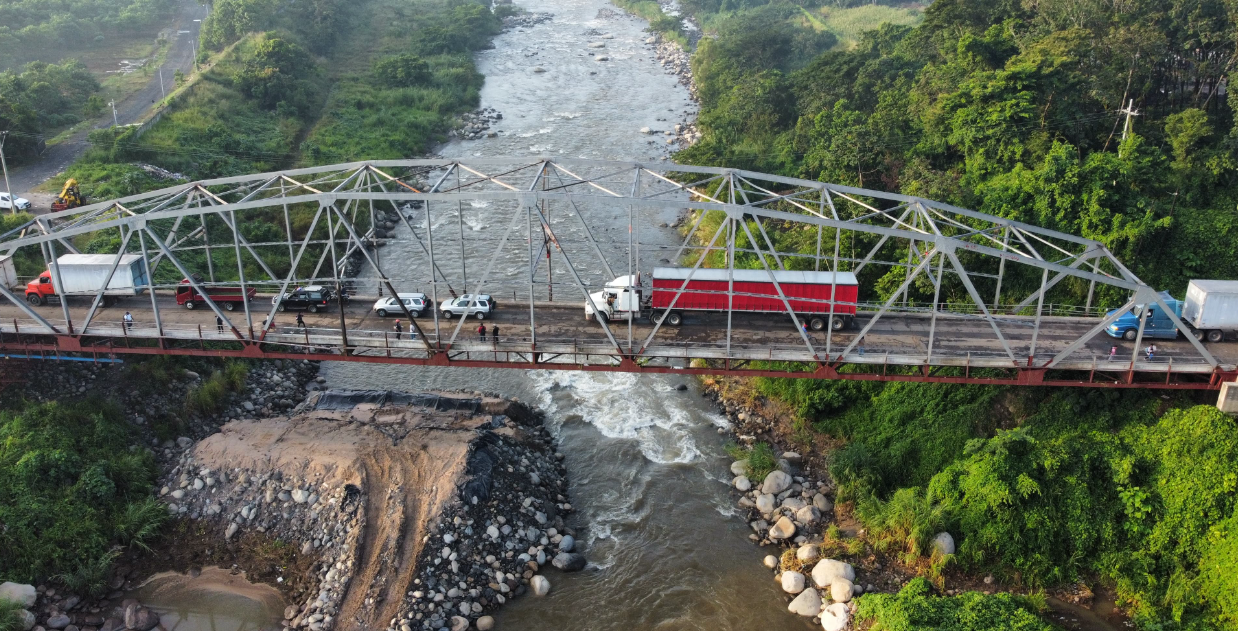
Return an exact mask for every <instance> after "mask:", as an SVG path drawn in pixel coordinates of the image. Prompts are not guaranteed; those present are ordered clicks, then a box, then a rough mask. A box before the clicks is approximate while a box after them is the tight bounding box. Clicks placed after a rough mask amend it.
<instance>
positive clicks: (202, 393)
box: [185, 361, 249, 414]
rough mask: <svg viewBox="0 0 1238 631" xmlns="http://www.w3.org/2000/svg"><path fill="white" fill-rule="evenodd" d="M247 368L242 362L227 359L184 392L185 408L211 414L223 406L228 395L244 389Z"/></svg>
mask: <svg viewBox="0 0 1238 631" xmlns="http://www.w3.org/2000/svg"><path fill="white" fill-rule="evenodd" d="M248 375H249V368H248V367H247V366H246V365H245V364H244V363H242V362H239V361H229V362H226V363H225V364H224V367H223V369H222V370H216V371H215V372H212V373H211V376H210V377H207V378H206V379H205V380H203V382H202V383H200V384H198V385H196V386H194V387H192V388H190V389H189V392H187V393H185V410H186V411H188V412H190V413H195V414H213V413H215V412H218V411H219V410H220V409H222V408H223V407H224V404H225V403H226V402H227V399H228V395H229V394H231V393H233V392H242V391H243V390H244V389H245V378H246V376H248Z"/></svg>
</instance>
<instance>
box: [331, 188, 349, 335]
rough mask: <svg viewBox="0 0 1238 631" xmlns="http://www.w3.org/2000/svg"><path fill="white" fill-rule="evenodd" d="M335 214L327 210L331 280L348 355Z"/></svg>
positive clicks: (341, 332) (341, 333)
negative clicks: (337, 255)
mask: <svg viewBox="0 0 1238 631" xmlns="http://www.w3.org/2000/svg"><path fill="white" fill-rule="evenodd" d="M332 207H333V208H334V202H332ZM333 214H334V213H332V212H330V211H328V212H327V246H328V247H330V248H331V280H333V281H335V291H336V297H335V298H336V302H337V303H338V305H339V308H340V341H341V342H343V348H342V349H341V351H342V352H343V353H344V354H345V355H347V354H348V326H347V323H346V322H345V320H344V297H343V294H342V293H340V292H342V291H343V287H342V286H341V285H340V266H339V262H338V261H336V256H335V224H334V223H333V217H332V215H333Z"/></svg>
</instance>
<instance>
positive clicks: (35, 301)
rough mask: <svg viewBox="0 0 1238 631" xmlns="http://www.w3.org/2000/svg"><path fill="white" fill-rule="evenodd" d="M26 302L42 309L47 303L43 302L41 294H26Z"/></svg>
mask: <svg viewBox="0 0 1238 631" xmlns="http://www.w3.org/2000/svg"><path fill="white" fill-rule="evenodd" d="M26 302H28V303H30V304H32V305H34V306H36V307H42V306H43V303H44V302H47V301H45V300H43V296H40V295H39V294H26Z"/></svg>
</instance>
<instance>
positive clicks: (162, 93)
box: [159, 68, 168, 97]
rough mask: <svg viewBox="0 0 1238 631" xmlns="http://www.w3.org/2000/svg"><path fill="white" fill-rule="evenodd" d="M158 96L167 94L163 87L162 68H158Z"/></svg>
mask: <svg viewBox="0 0 1238 631" xmlns="http://www.w3.org/2000/svg"><path fill="white" fill-rule="evenodd" d="M159 96H163V97H166V96H168V92H167V90H164V89H163V68H160V69H159Z"/></svg>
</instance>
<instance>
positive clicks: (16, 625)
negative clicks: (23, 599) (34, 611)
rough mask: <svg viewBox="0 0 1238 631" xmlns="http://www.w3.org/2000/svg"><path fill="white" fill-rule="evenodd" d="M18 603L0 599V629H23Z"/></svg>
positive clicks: (0, 630)
mask: <svg viewBox="0 0 1238 631" xmlns="http://www.w3.org/2000/svg"><path fill="white" fill-rule="evenodd" d="M21 610H22V606H21V604H20V603H15V602H10V601H7V600H0V631H25V629H26V625H25V624H24V623H25V620H23V619H22V616H21Z"/></svg>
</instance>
